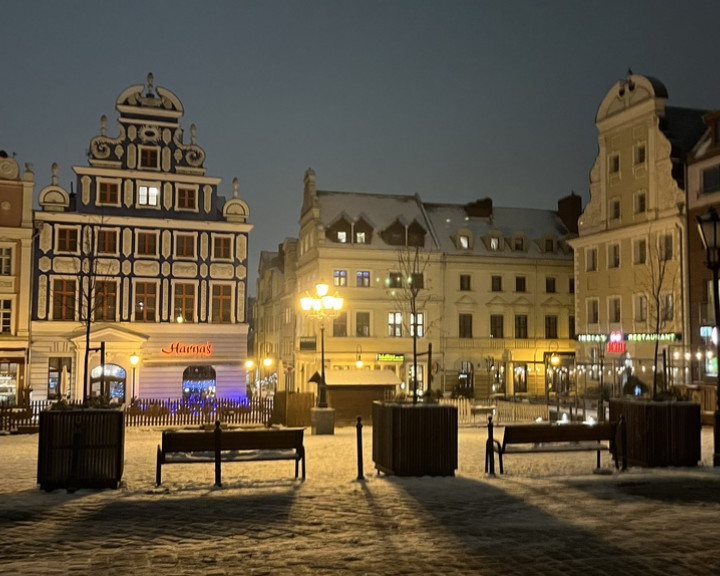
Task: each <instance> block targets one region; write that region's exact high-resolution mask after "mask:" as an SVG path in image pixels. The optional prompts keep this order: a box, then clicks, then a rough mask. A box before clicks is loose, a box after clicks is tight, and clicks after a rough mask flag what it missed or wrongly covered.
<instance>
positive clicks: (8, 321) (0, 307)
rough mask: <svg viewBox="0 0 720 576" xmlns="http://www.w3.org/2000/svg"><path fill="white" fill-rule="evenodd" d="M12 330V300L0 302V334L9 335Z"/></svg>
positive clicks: (4, 299)
mask: <svg viewBox="0 0 720 576" xmlns="http://www.w3.org/2000/svg"><path fill="white" fill-rule="evenodd" d="M11 329H12V300H11V299H9V298H3V299H1V300H0V334H10V331H11Z"/></svg>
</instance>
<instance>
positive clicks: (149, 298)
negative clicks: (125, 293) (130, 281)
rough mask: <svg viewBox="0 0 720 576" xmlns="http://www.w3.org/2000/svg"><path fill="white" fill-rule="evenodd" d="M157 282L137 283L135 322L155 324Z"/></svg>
mask: <svg viewBox="0 0 720 576" xmlns="http://www.w3.org/2000/svg"><path fill="white" fill-rule="evenodd" d="M157 296H158V285H157V282H136V283H135V301H134V309H135V313H134V320H135V322H155V321H156V319H157V318H156V313H157Z"/></svg>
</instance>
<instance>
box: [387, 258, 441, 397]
mask: <svg viewBox="0 0 720 576" xmlns="http://www.w3.org/2000/svg"><path fill="white" fill-rule="evenodd" d="M429 263H430V254H429V253H428V252H426V251H424V250H423V249H422V247H421V246H405V247H403V248H402V249H400V250H398V268H397V270H391V271H390V272H389V274H388V277H387V279H386V281H385V282H386V288H387V290H388V292H389V294H390V295H391V296H392V298H393V300H394V302H395V304H396V306H397V308H398V310H399V312H391V314H394V315H395V317H394V318H392V321H391V322H390V323H389V325H390V326H391V328H390V330H396V331H397V332H396V333H395V334H391V335H392V336H400V335H401V330H402V331H405V332H409V333H410V335H411V336H412V339H413V374H412V398H413V404H417V400H418V388H417V385H418V382H417V380H418V379H417V374H418V351H417V339H418V337H419V336H424V335H426V334H427V332H428V330H429V329H430V324H429V323H428V322H427V318H426V316H425V312H420V311H421V310H425V309H426V305H427V304H428V302H429V301H430V299H431V296H430V293H429V292H425V293H424V294H423V295H422V297H421V292H422V291H423V290H424V289H425V283H426V278H425V272H426V270H427V268H428V265H429ZM421 315H422V322H420V317H421ZM427 378H428V392H429V391H430V374H428V376H427Z"/></svg>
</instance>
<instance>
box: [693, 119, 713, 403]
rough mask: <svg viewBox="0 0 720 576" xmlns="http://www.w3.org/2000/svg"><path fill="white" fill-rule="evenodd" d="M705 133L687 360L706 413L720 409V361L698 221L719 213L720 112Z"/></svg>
mask: <svg viewBox="0 0 720 576" xmlns="http://www.w3.org/2000/svg"><path fill="white" fill-rule="evenodd" d="M704 120H705V124H706V129H705V133H704V134H703V136H702V138H700V140H699V141H698V143H697V144H696V145H695V147H694V148H693V149H692V151H691V152H690V154H689V155H688V170H687V173H688V177H687V192H688V241H687V244H688V270H692V273H691V274H688V296H689V300H690V303H689V318H690V337H689V340H690V342H689V344H690V346H689V350H688V357H689V359H690V363H691V369H690V374H691V381H692V382H693V383H702V384H705V386H702V387H701V388H702V391H703V393H702V394H701V395H700V396H701V398H700V400H701V403H702V406H703V410H704V411H705V412H708V413H712V412H714V411H715V408H716V406H717V401H716V398H717V396H716V393H717V377H718V372H717V371H718V358H717V347H716V338H717V331H716V318H715V310H714V296H713V287H712V272H711V271H710V270H709V269H708V268H707V264H706V254H705V250H704V247H703V244H702V240H701V238H700V233H699V231H698V228H697V218H698V217H699V216H703V215H705V213H706V212H707V211H708V209H709V208H710V207H714V208H715V210H720V111H718V110H715V111H712V112H708V113H707V114H706V115H705V116H704Z"/></svg>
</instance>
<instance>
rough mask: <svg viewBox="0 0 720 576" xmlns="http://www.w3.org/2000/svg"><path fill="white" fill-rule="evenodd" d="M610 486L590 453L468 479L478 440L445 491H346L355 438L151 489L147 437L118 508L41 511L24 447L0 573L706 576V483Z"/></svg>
mask: <svg viewBox="0 0 720 576" xmlns="http://www.w3.org/2000/svg"><path fill="white" fill-rule="evenodd" d="M711 432H712V431H711V430H710V429H704V430H703V462H702V464H701V466H699V467H698V468H684V469H648V470H645V469H639V468H631V469H630V470H629V471H628V472H625V473H619V472H616V471H614V469H613V468H612V466H611V459H610V458H609V457H605V458H604V460H605V462H604V466H605V467H604V468H603V469H602V470H601V473H594V467H595V454H594V453H572V454H538V455H517V456H516V457H514V458H513V456H510V457H508V459H507V462H506V464H507V474H506V475H504V476H499V475H498V476H497V477H494V478H491V477H487V476H486V475H485V474H484V442H485V434H486V431H485V429H484V428H482V427H470V428H463V429H461V430H460V431H459V439H458V449H459V457H460V463H459V469H458V472H457V475H456V476H455V477H447V478H427V477H426V478H398V477H389V476H382V475H377V474H376V472H375V470H374V469H373V467H372V454H371V445H372V442H371V440H372V438H371V436H372V429H371V428H370V427H369V426H366V427H365V429H364V430H363V464H364V472H365V476H366V479H365V480H360V481H359V480H358V479H357V475H358V467H357V453H356V430H355V428H340V429H338V430H337V431H336V434H335V435H333V436H312V435H308V436H307V438H306V452H307V480H306V482H304V483H302V482H299V481H296V480H295V479H294V467H293V466H294V465H293V463H292V462H256V463H242V464H230V465H227V466H226V467H224V469H223V480H224V487H223V488H222V489H217V488H214V487H213V466H212V465H211V464H208V465H192V466H182V465H177V466H173V467H169V468H168V470H167V473H164V479H163V485H162V486H161V487H159V488H156V487H155V486H154V474H155V449H156V446H157V444H158V442H159V439H160V432H159V431H158V430H147V429H145V430H143V429H140V430H137V429H129V430H127V435H126V450H125V461H126V463H125V473H124V479H123V486H122V487H121V488H120V489H119V490H102V491H91V490H80V491H78V492H75V493H73V494H68V493H67V492H65V491H61V490H58V491H54V492H51V493H45V492H43V491H41V490H39V488H38V487H37V485H36V483H35V475H36V462H37V436H3V437H0V466H1V468H0V573H2V574H8V575H10V574H12V575H18V576H24V575H28V576H29V575H33V576H36V575H37V574H43V575H44V576H54V575H60V574H63V575H64V574H68V575H73V576H80V575H100V574H103V575H105V574H113V575H115V574H117V575H121V576H122V575H143V576H145V575H147V576H164V575H172V576H183V575H190V574H197V575H203V576H220V575H241V574H242V575H273V576H286V575H288V576H289V575H295V576H297V575H303V574H308V575H310V574H312V575H333V576H337V575H339V576H344V575H371V576H375V575H377V576H380V575H383V576H385V575H390V574H403V575H405V574H408V575H409V574H422V575H424V576H432V575H440V574H443V575H446V574H460V575H474V576H475V575H486V576H500V575H508V574H523V575H525V574H529V575H545V574H547V575H549V574H553V575H558V574H563V575H573V574H578V575H580V574H581V575H583V576H587V575H596V574H597V575H600V574H603V575H615V574H629V575H636V574H637V575H643V576H646V575H648V574H663V575H687V574H698V575H699V574H702V575H705V574H707V575H717V574H719V573H720V559H718V550H720V525H719V524H720V472H719V471H717V470H715V469H713V468H712V467H710V466H709V464H710V462H711V452H712V444H711V442H712V433H711Z"/></svg>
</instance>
